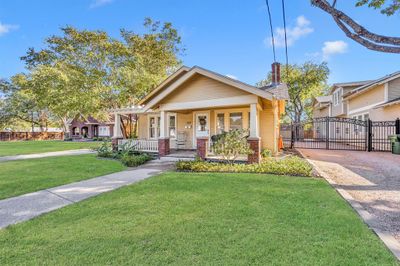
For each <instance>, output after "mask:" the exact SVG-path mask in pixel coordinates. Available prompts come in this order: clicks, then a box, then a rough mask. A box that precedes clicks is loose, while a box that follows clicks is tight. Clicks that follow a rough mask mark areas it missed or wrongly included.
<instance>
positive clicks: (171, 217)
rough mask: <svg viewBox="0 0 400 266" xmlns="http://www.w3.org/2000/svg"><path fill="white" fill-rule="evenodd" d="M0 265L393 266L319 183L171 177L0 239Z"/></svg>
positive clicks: (221, 176) (40, 220) (0, 234)
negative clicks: (0, 261)
mask: <svg viewBox="0 0 400 266" xmlns="http://www.w3.org/2000/svg"><path fill="white" fill-rule="evenodd" d="M0 258H1V260H2V263H1V264H2V265H27V264H28V265H37V264H40V265H87V264H90V265H93V264H95V265H111V264H114V265H165V264H174V265H217V264H218V265H254V264H256V265H398V264H397V262H396V260H395V258H394V257H393V256H392V254H391V253H390V252H389V251H388V250H387V249H386V248H385V247H384V245H383V244H382V243H381V242H380V240H379V239H378V238H377V236H375V235H374V234H373V233H372V232H371V231H370V230H369V229H368V228H367V226H366V225H365V224H364V223H363V222H362V221H361V220H360V218H359V217H358V216H357V215H356V214H355V212H354V211H353V210H352V209H351V208H350V207H349V206H348V205H347V203H346V202H345V201H344V200H343V199H342V198H340V197H339V196H338V195H337V194H336V192H335V191H334V190H333V189H332V188H330V187H329V186H328V185H327V184H326V183H325V182H324V181H323V180H317V179H311V178H294V177H285V176H271V175H255V174H215V173H213V174H210V173H209V174H192V173H190V174H189V173H167V174H163V175H160V176H156V177H153V178H150V179H148V180H145V181H143V182H140V183H138V184H135V185H132V186H128V187H124V188H122V189H119V190H117V191H114V192H110V193H106V194H103V195H100V196H97V197H95V198H92V199H89V200H86V201H83V202H81V203H78V204H75V205H71V206H68V207H66V208H63V209H60V210H58V211H55V212H53V213H50V214H47V215H43V216H41V217H38V218H37V219H34V220H31V221H28V222H25V223H22V224H18V225H15V226H11V227H8V228H6V229H5V230H0Z"/></svg>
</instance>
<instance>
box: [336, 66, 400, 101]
mask: <svg viewBox="0 0 400 266" xmlns="http://www.w3.org/2000/svg"><path fill="white" fill-rule="evenodd" d="M399 77H400V71H397V72H394V73H392V74H389V75H386V76H384V77H382V78H379V79H377V80H374V81H371V82H369V83H367V84H365V85H363V86H360V87H358V88H355V89H353V90H351V91H350V92H349V93H347V94H345V95H344V97H346V98H351V97H353V96H355V95H358V94H360V93H364V92H366V91H368V90H370V89H372V88H374V87H376V86H378V85H382V84H385V83H386V82H389V81H391V80H393V79H396V78H399Z"/></svg>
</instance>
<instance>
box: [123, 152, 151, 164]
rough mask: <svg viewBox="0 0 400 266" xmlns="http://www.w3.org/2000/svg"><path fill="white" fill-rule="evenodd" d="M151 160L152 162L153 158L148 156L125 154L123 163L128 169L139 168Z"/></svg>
mask: <svg viewBox="0 0 400 266" xmlns="http://www.w3.org/2000/svg"><path fill="white" fill-rule="evenodd" d="M149 160H151V156H150V155H148V154H139V155H131V154H128V153H125V154H123V155H122V156H121V162H122V163H123V164H124V165H126V166H128V167H135V166H139V165H142V164H144V163H146V162H147V161H149Z"/></svg>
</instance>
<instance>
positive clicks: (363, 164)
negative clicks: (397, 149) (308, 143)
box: [300, 149, 400, 243]
mask: <svg viewBox="0 0 400 266" xmlns="http://www.w3.org/2000/svg"><path fill="white" fill-rule="evenodd" d="M300 152H301V153H302V154H303V155H304V156H305V157H307V158H308V159H310V160H312V162H313V163H314V164H315V165H316V166H317V167H318V168H319V169H320V170H322V171H323V172H325V174H327V175H328V176H329V178H331V179H332V180H333V181H334V182H335V183H336V185H335V186H336V187H337V188H338V189H343V190H345V191H346V192H347V193H348V194H350V195H351V196H352V197H353V198H354V200H355V201H356V202H358V203H359V204H361V206H362V207H363V208H364V209H365V210H366V211H367V212H368V213H369V214H371V215H372V216H373V217H375V218H376V221H377V223H376V224H375V226H376V227H378V229H380V230H382V231H384V232H388V233H390V234H391V235H392V236H394V237H395V239H396V240H397V241H398V242H399V243H400V155H393V154H391V153H389V152H362V151H337V150H311V149H300Z"/></svg>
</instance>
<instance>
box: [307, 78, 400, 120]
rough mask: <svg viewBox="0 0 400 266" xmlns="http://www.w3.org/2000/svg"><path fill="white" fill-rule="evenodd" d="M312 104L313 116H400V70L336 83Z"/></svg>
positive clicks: (371, 117) (387, 117)
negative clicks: (373, 77) (384, 74)
mask: <svg viewBox="0 0 400 266" xmlns="http://www.w3.org/2000/svg"><path fill="white" fill-rule="evenodd" d="M328 97H330V99H329V98H328ZM313 108H314V109H313V117H314V118H318V117H323V116H330V117H344V118H354V119H359V120H368V119H371V120H373V121H393V120H395V119H397V118H399V117H400V72H395V73H393V74H390V75H387V76H385V77H382V78H379V79H377V80H370V81H359V82H348V83H336V84H334V85H333V86H332V88H331V90H330V95H329V96H322V97H316V98H315V99H314V102H313ZM327 114H328V115H327Z"/></svg>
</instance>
